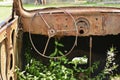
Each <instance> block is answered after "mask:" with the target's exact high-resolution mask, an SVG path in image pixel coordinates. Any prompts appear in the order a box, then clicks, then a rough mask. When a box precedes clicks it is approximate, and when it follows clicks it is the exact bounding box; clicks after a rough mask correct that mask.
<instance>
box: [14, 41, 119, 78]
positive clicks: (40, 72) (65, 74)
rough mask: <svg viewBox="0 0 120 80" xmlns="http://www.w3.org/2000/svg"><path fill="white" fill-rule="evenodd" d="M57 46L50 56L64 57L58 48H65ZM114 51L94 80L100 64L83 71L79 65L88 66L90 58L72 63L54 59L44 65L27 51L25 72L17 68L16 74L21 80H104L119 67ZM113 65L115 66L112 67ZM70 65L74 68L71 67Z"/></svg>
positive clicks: (94, 64)
mask: <svg viewBox="0 0 120 80" xmlns="http://www.w3.org/2000/svg"><path fill="white" fill-rule="evenodd" d="M55 46H56V47H55V50H54V52H53V53H52V54H51V55H50V56H51V57H54V56H57V55H58V54H59V55H63V53H62V51H60V50H59V49H58V47H64V45H62V44H61V43H59V42H57V41H56V42H55ZM28 49H30V48H28ZM114 51H115V50H114V49H113V48H111V49H110V50H109V51H108V53H107V54H108V56H107V59H106V66H105V69H104V70H103V71H102V72H101V73H99V74H98V75H97V76H95V77H94V78H91V77H90V76H89V75H90V74H91V73H94V69H97V68H98V64H99V62H96V63H93V65H92V66H91V67H88V68H86V69H82V68H81V67H80V66H79V64H87V62H88V58H87V57H86V56H83V57H75V58H73V59H72V61H70V60H69V59H67V57H65V56H63V57H61V58H52V59H50V60H49V63H48V64H47V65H44V64H43V63H42V62H41V61H38V60H36V59H34V58H32V57H31V55H30V51H29V50H26V54H25V55H26V59H28V60H27V61H28V64H27V65H26V67H25V70H24V71H20V69H19V68H17V69H16V73H17V75H18V79H19V80H85V79H86V80H102V79H103V78H105V76H106V75H107V74H109V72H112V71H113V70H114V69H116V68H117V66H118V65H116V64H115V63H114V59H113V58H114V56H113V54H114ZM112 63H114V64H113V65H112V66H111V64H112ZM69 65H70V66H72V67H69ZM110 66H111V67H110Z"/></svg>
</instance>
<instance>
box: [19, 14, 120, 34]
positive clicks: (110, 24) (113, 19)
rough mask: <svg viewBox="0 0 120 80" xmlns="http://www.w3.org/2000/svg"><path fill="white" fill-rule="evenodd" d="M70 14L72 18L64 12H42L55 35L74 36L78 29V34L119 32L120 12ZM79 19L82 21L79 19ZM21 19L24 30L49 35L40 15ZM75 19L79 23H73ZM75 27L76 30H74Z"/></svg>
mask: <svg viewBox="0 0 120 80" xmlns="http://www.w3.org/2000/svg"><path fill="white" fill-rule="evenodd" d="M71 15H72V16H73V17H74V20H73V19H72V18H71V17H70V16H69V15H68V14H64V13H57V14H42V16H43V17H44V19H45V21H46V22H47V24H49V26H50V28H53V29H54V31H55V32H56V33H55V35H57V36H59V35H60V36H76V31H78V36H90V35H110V34H112V35H116V34H119V33H120V30H119V28H120V24H119V21H120V20H119V19H120V18H119V15H120V13H112V12H111V13H92V14H89V13H88V14H87V13H86V14H77V13H76V14H71ZM81 19H83V21H79V20H81ZM21 20H22V24H23V30H24V32H30V33H32V34H41V35H49V34H48V32H49V30H50V28H49V27H48V26H47V25H46V24H45V22H44V21H43V19H42V18H41V16H40V15H36V16H34V17H31V18H22V19H21ZM77 21H79V22H80V23H79V25H75V23H77ZM81 22H82V23H81ZM87 23H88V24H87ZM80 26H81V27H82V28H80ZM86 26H87V28H86ZM76 27H77V30H75V28H76ZM82 30H83V32H82ZM80 31H81V32H80Z"/></svg>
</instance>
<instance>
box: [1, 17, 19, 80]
mask: <svg viewBox="0 0 120 80" xmlns="http://www.w3.org/2000/svg"><path fill="white" fill-rule="evenodd" d="M16 28H17V18H15V19H14V20H12V21H11V22H9V23H7V24H6V25H4V26H3V27H2V28H1V29H0V43H1V44H2V43H3V42H4V41H5V43H4V44H2V45H1V54H2V58H1V60H2V61H1V62H2V65H3V66H2V67H1V69H2V75H3V76H2V77H3V80H6V78H7V80H15V77H14V69H15V53H14V50H13V47H14V46H13V42H12V41H13V38H12V37H13V32H14V30H15V29H16ZM5 56H6V57H5ZM3 58H4V59H3ZM3 67H4V68H3ZM5 74H6V75H5Z"/></svg>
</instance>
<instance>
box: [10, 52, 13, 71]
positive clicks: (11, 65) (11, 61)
mask: <svg viewBox="0 0 120 80" xmlns="http://www.w3.org/2000/svg"><path fill="white" fill-rule="evenodd" d="M12 67H13V55H12V54H11V55H10V70H11V69H12Z"/></svg>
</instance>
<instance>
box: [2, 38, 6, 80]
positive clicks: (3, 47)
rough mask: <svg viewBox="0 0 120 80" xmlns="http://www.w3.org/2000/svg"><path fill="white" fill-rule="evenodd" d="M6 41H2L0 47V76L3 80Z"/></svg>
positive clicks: (4, 75) (4, 77)
mask: <svg viewBox="0 0 120 80" xmlns="http://www.w3.org/2000/svg"><path fill="white" fill-rule="evenodd" d="M6 50H7V49H6V42H5V40H4V41H2V43H1V47H0V61H1V64H0V68H1V77H2V78H3V80H7V73H6V72H7V70H6V68H7V51H6Z"/></svg>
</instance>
